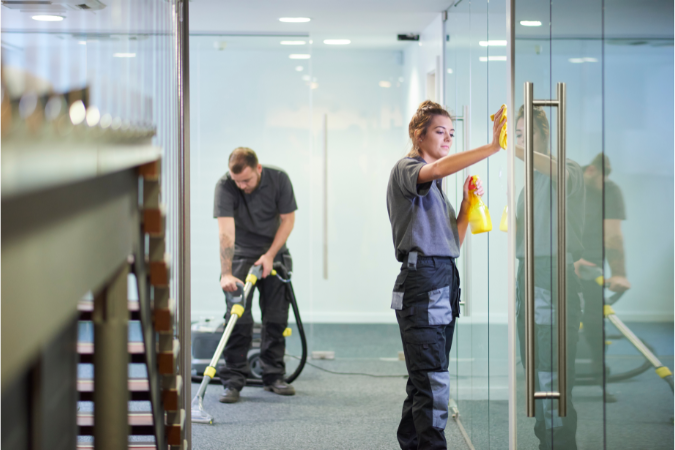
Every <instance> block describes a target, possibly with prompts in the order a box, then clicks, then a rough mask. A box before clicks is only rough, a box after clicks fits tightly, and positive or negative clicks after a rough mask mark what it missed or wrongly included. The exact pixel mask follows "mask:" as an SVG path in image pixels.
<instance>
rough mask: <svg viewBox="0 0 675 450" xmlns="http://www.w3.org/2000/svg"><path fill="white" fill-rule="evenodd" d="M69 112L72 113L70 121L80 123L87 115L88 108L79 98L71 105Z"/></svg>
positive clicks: (74, 123)
mask: <svg viewBox="0 0 675 450" xmlns="http://www.w3.org/2000/svg"><path fill="white" fill-rule="evenodd" d="M68 113H69V115H70V121H71V122H72V123H73V125H79V124H81V123H82V121H83V120H84V118H85V117H86V116H87V108H85V107H84V103H83V102H82V100H78V101H76V102H74V103H73V104H72V105H70V109H69V111H68Z"/></svg>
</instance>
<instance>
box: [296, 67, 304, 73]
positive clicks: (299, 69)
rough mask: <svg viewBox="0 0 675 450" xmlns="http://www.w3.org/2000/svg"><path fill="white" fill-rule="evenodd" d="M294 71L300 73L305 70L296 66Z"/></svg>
mask: <svg viewBox="0 0 675 450" xmlns="http://www.w3.org/2000/svg"><path fill="white" fill-rule="evenodd" d="M295 70H296V71H297V72H302V71H303V70H305V68H304V67H302V66H297V67H296V68H295Z"/></svg>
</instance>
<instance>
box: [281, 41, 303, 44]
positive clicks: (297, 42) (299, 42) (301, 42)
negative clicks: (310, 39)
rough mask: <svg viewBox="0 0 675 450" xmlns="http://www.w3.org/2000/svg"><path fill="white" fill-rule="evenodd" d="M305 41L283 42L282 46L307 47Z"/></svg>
mask: <svg viewBox="0 0 675 450" xmlns="http://www.w3.org/2000/svg"><path fill="white" fill-rule="evenodd" d="M306 43H307V42H305V41H281V42H280V44H281V45H305V44H306Z"/></svg>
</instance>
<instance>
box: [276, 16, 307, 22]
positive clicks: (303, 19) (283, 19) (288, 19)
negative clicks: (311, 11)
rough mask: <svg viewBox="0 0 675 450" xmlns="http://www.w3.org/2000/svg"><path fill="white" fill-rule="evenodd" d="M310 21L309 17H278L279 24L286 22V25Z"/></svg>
mask: <svg viewBox="0 0 675 450" xmlns="http://www.w3.org/2000/svg"><path fill="white" fill-rule="evenodd" d="M310 20H312V19H310V18H309V17H280V18H279V22H286V23H305V22H309V21H310Z"/></svg>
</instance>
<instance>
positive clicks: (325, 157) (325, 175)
mask: <svg viewBox="0 0 675 450" xmlns="http://www.w3.org/2000/svg"><path fill="white" fill-rule="evenodd" d="M322 129H323V135H322V139H323V279H324V280H327V279H328V114H324V115H323V121H322Z"/></svg>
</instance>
